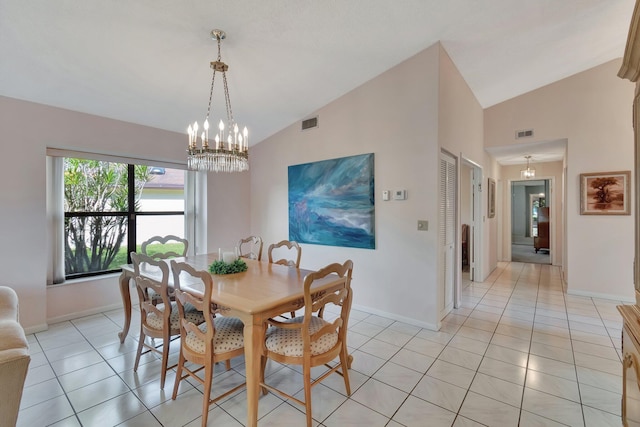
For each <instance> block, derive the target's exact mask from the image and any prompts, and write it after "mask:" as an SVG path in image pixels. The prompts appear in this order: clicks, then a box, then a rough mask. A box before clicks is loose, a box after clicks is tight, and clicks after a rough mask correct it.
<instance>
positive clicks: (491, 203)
mask: <svg viewBox="0 0 640 427" xmlns="http://www.w3.org/2000/svg"><path fill="white" fill-rule="evenodd" d="M487 189H488V190H487V195H488V199H487V217H489V218H493V217H495V216H496V180H495V179H493V178H489V179H488V185H487Z"/></svg>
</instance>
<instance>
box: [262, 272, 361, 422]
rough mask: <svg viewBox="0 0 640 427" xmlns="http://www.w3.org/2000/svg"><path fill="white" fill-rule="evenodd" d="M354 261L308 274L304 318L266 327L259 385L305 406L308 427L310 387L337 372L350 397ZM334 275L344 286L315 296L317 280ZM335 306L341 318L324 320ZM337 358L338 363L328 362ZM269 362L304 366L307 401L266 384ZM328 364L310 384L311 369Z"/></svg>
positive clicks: (305, 285)
mask: <svg viewBox="0 0 640 427" xmlns="http://www.w3.org/2000/svg"><path fill="white" fill-rule="evenodd" d="M352 272H353V262H352V261H351V260H347V261H346V262H345V263H344V264H337V263H336V264H331V265H328V266H326V267H324V268H322V269H321V270H318V271H316V272H313V273H310V274H308V275H307V276H306V277H305V279H304V315H303V316H299V317H296V318H293V319H288V320H285V321H282V322H281V321H276V320H274V319H269V320H267V322H266V323H267V324H268V325H269V326H270V327H269V328H267V331H266V336H265V341H264V346H263V349H262V352H263V353H262V358H261V363H260V385H261V386H262V387H263V393H267V391H272V392H275V393H277V394H279V395H281V396H283V397H285V398H287V399H291V400H293V401H294V402H296V403H298V404H300V405H303V406H304V407H305V411H306V415H307V427H311V418H312V417H311V414H312V412H311V388H312V387H313V386H315V385H316V384H318V383H319V382H320V381H322V380H324V379H325V378H326V377H328V376H329V375H330V374H332V373H334V372H336V373H338V374H340V375H342V377H343V379H344V386H345V389H346V392H347V395H348V396H350V395H351V386H350V384H349V371H348V369H349V363H350V362H349V354H348V353H347V327H348V322H349V312H350V311H351V301H352V297H353V295H352V290H351V274H352ZM330 275H335V276H337V277H339V278H340V280H341V281H342V282H343V286H342V287H341V288H340V289H338V290H336V291H335V292H326V293H314V291H313V290H312V289H311V288H312V286H313V283H314V282H315V281H316V280H319V279H322V278H324V277H327V276H330ZM331 305H335V306H336V307H337V308H339V312H340V315H339V316H338V317H337V318H335V319H334V320H333V321H331V322H330V321H328V320H326V319H324V318H323V316H324V311H325V308H326V307H328V306H331ZM336 357H338V360H339V361H338V362H337V363H336V364H333V365H331V364H330V363H329V362H331V361H332V360H334V359H335V358H336ZM267 359H272V360H274V361H276V362H279V363H284V364H292V365H301V366H302V377H303V381H304V401H302V400H300V399H297V398H295V397H293V396H291V395H290V394H287V393H285V392H284V391H282V390H279V389H277V388H276V387H273V386H271V385H269V384H267V383H266V382H265V378H264V371H265V368H266V364H267ZM320 365H325V366H326V367H327V368H329V370H328V371H327V372H325V373H324V374H322V375H321V376H320V377H318V378H317V379H316V380H314V381H311V368H313V367H315V366H320Z"/></svg>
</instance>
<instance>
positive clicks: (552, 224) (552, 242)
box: [503, 176, 558, 265]
mask: <svg viewBox="0 0 640 427" xmlns="http://www.w3.org/2000/svg"><path fill="white" fill-rule="evenodd" d="M535 180H536V181H541V180H547V181H549V193H550V194H549V195H548V197H547V199H548V200H551V205H550V206H549V252H550V253H551V256H550V258H549V261H550V262H551V265H557V260H558V255H557V254H556V220H557V219H556V216H555V215H556V212H557V210H556V206H555V204H556V203H555V191H556V190H555V187H556V183H555V181H556V179H555V177H554V176H537V177H536V178H535ZM517 181H526V180H525V179H509V180H507V189H508V191H509V193H508V194H509V197H506V212H508V215H503V217H504V220H505V222H506V224H505V225H506V227H505V229H506V230H508V231H509V232H508V233H505V235H504V236H503V237H504V240H505V242H504V243H506V245H505V252H506V253H504V259H505V261H509V262H511V245H512V239H511V215H512V209H513V208H512V203H511V199H512V197H511V196H512V194H511V190H512V188H513V186H512V184H513V182H517Z"/></svg>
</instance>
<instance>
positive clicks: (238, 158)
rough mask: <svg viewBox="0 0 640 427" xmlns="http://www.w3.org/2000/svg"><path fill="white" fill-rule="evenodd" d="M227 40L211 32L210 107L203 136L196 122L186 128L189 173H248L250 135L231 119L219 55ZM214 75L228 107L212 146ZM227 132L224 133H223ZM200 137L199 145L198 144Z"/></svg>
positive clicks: (203, 127)
mask: <svg viewBox="0 0 640 427" xmlns="http://www.w3.org/2000/svg"><path fill="white" fill-rule="evenodd" d="M225 37H226V33H225V32H224V31H222V30H212V31H211V38H212V39H214V40H216V41H217V43H218V58H217V59H216V60H215V61H211V68H212V69H213V76H212V77H211V90H210V91H209V106H208V108H207V116H206V118H205V119H204V122H203V124H202V133H201V134H200V135H199V134H198V132H199V131H200V127H199V126H198V122H194V123H193V125H189V128H188V129H187V133H188V135H189V146H188V148H187V153H188V155H187V167H188V168H189V169H190V170H195V171H204V172H242V171H246V170H249V135H248V132H247V128H246V127H245V128H244V129H243V130H242V133H240V130H239V128H238V124H237V123H236V122H235V120H234V119H233V111H232V110H231V99H230V98H229V87H228V86H227V70H228V69H229V66H228V65H227V64H225V63H224V62H222V58H221V55H220V42H221V41H222V40H223V39H224V38H225ZM216 72H220V73H222V83H223V85H224V101H225V104H226V107H227V124H226V125H225V122H224V121H223V120H220V122H219V123H218V130H217V131H214V132H215V137H214V139H213V141H212V144H210V143H209V115H210V113H211V100H212V99H213V86H214V83H215V79H216ZM225 130H226V132H225ZM198 137H200V145H198Z"/></svg>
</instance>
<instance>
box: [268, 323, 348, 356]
mask: <svg viewBox="0 0 640 427" xmlns="http://www.w3.org/2000/svg"><path fill="white" fill-rule="evenodd" d="M303 320H304V316H298V317H294V318H293V319H287V320H286V321H284V322H283V323H302V322H303ZM326 324H328V322H327V321H326V320H324V319H322V318H320V317H317V316H313V317H311V323H310V324H309V333H311V334H314V333H316V332H317V331H319V330H320V329H321V328H322V327H323V326H324V325H326ZM337 342H338V333H337V332H332V333H328V334H324V335H322V336H321V337H320V338H318V339H317V340H316V341H312V342H311V355H312V356H315V355H318V354H322V353H326V352H327V351H329V350H331V349H332V348H333V347H334V346H335V345H336V343H337ZM265 345H266V347H267V350H269V351H271V352H273V353H277V354H281V355H283V356H292V357H302V354H303V350H304V349H303V341H302V331H301V330H300V329H284V328H278V327H277V326H274V327H271V328H269V329H267V334H266V341H265Z"/></svg>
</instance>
